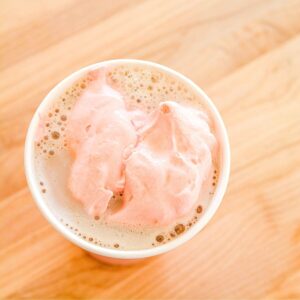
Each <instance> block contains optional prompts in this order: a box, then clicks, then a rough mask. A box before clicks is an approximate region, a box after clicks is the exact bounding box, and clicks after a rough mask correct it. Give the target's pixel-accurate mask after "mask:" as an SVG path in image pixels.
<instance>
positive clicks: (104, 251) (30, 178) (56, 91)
mask: <svg viewBox="0 0 300 300" xmlns="http://www.w3.org/2000/svg"><path fill="white" fill-rule="evenodd" d="M118 64H135V65H137V66H141V67H151V68H154V69H157V70H159V71H162V72H164V73H167V74H169V75H171V76H173V77H175V78H178V79H179V80H181V81H182V82H183V83H185V84H186V85H188V86H189V87H190V88H191V89H192V90H193V91H194V92H195V93H196V94H197V95H199V97H201V99H202V102H203V104H204V105H205V107H206V108H207V109H208V111H209V112H210V115H211V117H212V119H213V122H214V128H215V135H216V138H217V140H218V144H219V155H220V158H219V179H218V182H217V186H216V189H215V192H214V195H213V197H212V200H211V203H210V204H209V206H208V208H207V209H206V210H205V211H204V213H203V215H202V217H201V218H200V219H199V220H198V221H197V223H196V224H195V225H193V226H192V227H191V228H190V229H189V230H188V231H186V232H185V233H184V234H182V235H181V236H179V237H178V238H176V239H174V240H172V241H170V242H168V243H166V244H163V245H161V246H157V247H153V248H149V249H143V250H118V249H110V248H105V247H102V246H99V245H95V244H92V243H90V242H88V241H86V240H83V239H81V238H80V237H78V236H77V235H75V234H74V233H73V232H72V231H71V230H69V229H68V228H66V227H65V226H64V225H63V224H62V223H61V222H60V221H59V220H58V219H57V217H56V216H55V215H54V214H53V213H52V211H51V210H50V209H49V207H48V206H47V204H46V203H45V201H43V196H42V193H41V191H40V188H39V183H38V182H37V180H35V178H36V176H35V168H34V143H35V133H36V130H37V127H38V123H39V114H41V113H42V112H44V111H45V110H46V109H47V107H48V105H49V103H51V102H52V101H53V100H54V99H57V97H59V96H60V95H61V94H62V93H63V92H64V91H65V90H66V89H67V88H68V87H70V86H71V85H72V84H73V83H74V82H75V81H77V80H79V79H80V78H82V77H83V76H84V75H86V74H87V73H88V72H90V71H92V70H95V69H98V68H100V67H104V66H108V65H109V66H113V65H118ZM24 161H25V172H26V178H27V182H28V186H29V189H30V191H31V193H32V196H33V198H34V200H35V201H36V203H37V205H38V207H39V209H40V210H41V212H42V213H43V215H44V217H45V218H46V219H47V220H48V221H49V222H50V223H51V224H52V225H53V226H54V228H55V229H56V230H57V231H59V232H60V233H61V234H63V235H64V236H65V237H66V238H67V239H68V240H70V241H71V242H73V243H74V244H76V245H77V246H79V247H81V248H82V249H84V250H86V251H88V252H89V253H90V254H91V255H92V256H93V257H94V258H96V259H99V260H101V261H103V262H105V263H112V264H121V265H128V264H130V263H135V262H139V261H140V260H141V259H144V258H147V257H151V256H156V255H160V254H163V253H166V252H168V251H170V250H172V249H175V248H177V247H178V246H180V245H182V244H183V243H185V242H187V241H188V240H189V239H191V238H192V237H193V236H195V235H196V234H197V233H198V232H199V231H200V230H201V229H203V228H204V227H205V225H206V224H207V223H208V222H209V220H210V219H211V218H212V217H213V215H214V214H215V212H216V210H217V209H218V207H219V205H220V203H221V201H222V199H223V196H224V194H225V191H226V188H227V184H228V179H229V172H230V147H229V140H228V136H227V132H226V129H225V126H224V123H223V120H222V118H221V116H220V114H219V112H218V110H217V109H216V107H215V106H214V104H213V102H212V101H211V100H210V99H209V97H208V96H207V95H206V94H205V93H204V91H203V90H202V89H200V88H199V87H198V86H197V85H196V84H195V83H193V82H192V81H191V80H190V79H188V78H186V77H185V76H183V75H182V74H180V73H178V72H176V71H174V70H172V69H170V68H167V67H165V66H162V65H159V64H157V63H153V62H149V61H142V60H133V59H118V60H111V61H104V62H101V63H97V64H94V65H90V66H87V67H85V68H82V69H80V70H79V71H77V72H75V73H73V74H71V75H70V76H68V77H67V78H65V79H64V80H63V81H61V82H60V83H59V84H57V85H56V86H55V87H54V88H53V89H52V90H51V91H50V92H49V94H48V95H47V96H46V97H45V98H44V100H43V101H42V102H41V104H40V105H39V107H38V109H37V110H36V112H35V114H34V116H33V118H32V120H31V123H30V125H29V128H28V132H27V136H26V142H25V153H24Z"/></svg>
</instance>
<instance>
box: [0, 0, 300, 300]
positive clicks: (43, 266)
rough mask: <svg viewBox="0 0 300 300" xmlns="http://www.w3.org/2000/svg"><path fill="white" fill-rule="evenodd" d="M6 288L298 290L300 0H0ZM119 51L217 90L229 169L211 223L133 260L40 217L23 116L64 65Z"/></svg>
mask: <svg viewBox="0 0 300 300" xmlns="http://www.w3.org/2000/svg"><path fill="white" fill-rule="evenodd" d="M0 20H1V27H0V60H1V61H0V70H1V75H0V76H1V80H0V93H1V96H0V197H1V202H0V298H1V299H3V298H12V299H19V298H27V299H48V298H51V299H266V298H267V299H277V298H278V299H300V1H299V0H298V1H292V0H289V1H284V0H281V1H276V0H275V1H268V0H266V1H264V0H260V1H255V0H243V1H240V0H231V1H222V0H209V1H208V0H203V1H201V0H200V1H186V0H172V1H171V0H170V1H161V0H147V1H137V0H134V1H128V0H118V1H117V0H115V1H113V0H107V1H97V0H89V1H79V0H57V1H42V0H40V1H39V0H32V1H25V0H1V3H0ZM111 58H140V59H147V60H152V61H156V62H159V63H162V64H165V65H167V66H169V67H171V68H174V69H176V70H178V71H180V72H182V73H183V74H185V75H187V76H188V77H190V78H192V79H193V80H194V81H195V82H196V83H198V84H199V85H200V86H201V87H203V88H204V90H206V91H207V93H208V94H209V95H210V96H211V97H212V99H213V100H214V102H215V103H216V105H217V107H218V108H219V110H220V111H221V113H222V115H223V117H224V120H225V122H226V124H227V128H228V131H229V136H230V141H231V147H232V174H231V179H230V185H229V188H228V191H227V194H226V196H225V199H224V202H223V204H222V206H221V208H220V209H219V211H218V213H217V214H216V216H215V217H214V219H213V221H212V222H211V223H210V224H209V226H207V228H206V229H205V230H204V231H203V232H201V233H200V234H199V235H198V236H197V237H196V238H194V239H193V240H192V241H190V242H189V243H187V244H186V245H184V246H182V247H181V248H179V249H177V250H175V251H173V252H171V253H169V254H167V255H163V256H161V257H157V258H154V259H151V260H149V261H145V262H144V263H141V264H139V265H135V266H131V267H116V266H105V265H102V264H100V263H99V262H97V261H96V260H94V259H92V258H91V257H90V256H89V255H87V254H86V253H85V252H84V251H82V250H81V249H79V248H77V247H76V246H74V245H73V244H71V243H70V242H68V241H67V240H65V239H64V238H63V237H62V236H61V235H60V234H58V233H57V232H56V231H55V230H54V229H53V228H52V227H51V226H50V225H49V224H48V223H47V222H46V221H45V219H44V218H43V217H42V216H41V214H40V212H39V211H38V209H37V207H36V205H35V203H34V201H33V200H32V197H31V195H30V194H29V191H28V188H27V187H26V182H25V177H24V169H23V145H24V137H25V133H26V129H27V126H28V124H29V121H30V119H31V117H32V114H33V112H34V111H35V109H36V107H37V105H38V104H39V103H40V101H41V100H42V99H43V97H44V96H45V95H46V94H47V92H48V91H49V90H50V89H51V88H52V87H53V86H54V85H55V84H56V83H57V82H59V81H60V80H61V79H63V78H64V77H65V76H66V75H68V74H70V73H71V72H73V71H75V70H76V69H79V68H81V67H82V66H85V65H88V64H91V63H95V62H98V61H102V60H105V59H111Z"/></svg>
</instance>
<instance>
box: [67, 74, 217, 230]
mask: <svg viewBox="0 0 300 300" xmlns="http://www.w3.org/2000/svg"><path fill="white" fill-rule="evenodd" d="M93 76H94V81H93V82H92V83H91V84H90V85H89V86H88V87H87V88H86V90H85V92H84V93H83V94H82V95H81V97H80V98H79V100H78V101H77V102H76V104H75V106H74V108H73V110H72V111H71V114H70V117H69V119H68V120H69V121H68V125H67V128H66V136H67V140H68V145H69V146H70V150H71V152H72V154H73V155H74V161H73V164H72V168H71V172H70V177H69V189H70V191H71V192H72V194H73V196H74V197H75V198H76V199H77V200H79V201H80V202H82V203H83V205H84V207H85V209H86V211H87V213H88V214H90V215H91V216H102V215H103V216H105V217H106V218H107V219H109V220H111V221H115V222H122V223H125V224H141V225H167V224H170V223H172V222H174V221H176V219H177V218H179V217H181V216H184V215H186V214H187V213H188V212H190V211H191V209H192V208H193V207H194V206H195V204H196V202H197V199H198V197H199V194H200V191H201V188H202V186H203V183H204V182H205V180H206V179H207V176H208V174H209V172H210V171H211V169H212V153H213V151H214V149H215V148H216V139H215V137H214V135H213V134H212V133H211V131H210V127H209V125H208V124H209V119H208V117H207V115H206V114H205V113H203V112H201V111H199V110H196V109H193V108H190V107H185V106H182V105H180V104H178V103H175V102H172V101H168V102H162V103H161V104H160V105H159V107H158V108H157V110H156V111H154V112H153V113H151V114H150V115H147V114H145V113H143V112H142V111H139V110H130V109H128V108H127V107H126V104H125V102H124V99H123V96H122V94H121V93H119V92H118V91H116V90H115V89H113V88H112V87H111V86H110V85H109V84H108V83H107V82H106V79H105V74H104V71H94V72H93ZM118 192H123V203H122V205H121V207H120V208H119V209H118V210H117V211H116V212H114V213H111V212H109V209H108V205H109V202H110V201H111V199H112V196H113V194H114V193H118Z"/></svg>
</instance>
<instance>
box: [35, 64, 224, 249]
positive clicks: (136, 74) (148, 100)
mask: <svg viewBox="0 0 300 300" xmlns="http://www.w3.org/2000/svg"><path fill="white" fill-rule="evenodd" d="M107 77H108V81H109V82H110V83H111V85H112V86H113V87H114V88H116V89H117V90H118V91H120V92H121V93H122V95H123V96H124V99H125V102H126V105H127V106H128V107H133V108H139V109H141V110H143V111H146V112H148V113H150V112H151V111H153V110H155V109H156V108H157V106H158V105H159V103H160V102H162V101H176V102H178V103H181V104H183V105H186V106H190V107H193V108H196V109H199V110H202V111H203V110H204V111H206V112H207V110H206V109H205V106H204V105H203V102H202V100H201V98H200V96H197V95H196V94H195V93H194V92H193V90H192V89H191V88H190V87H189V86H187V84H185V83H183V82H181V81H180V80H179V79H177V78H174V77H173V76H171V75H169V74H167V73H165V72H162V71H160V70H157V69H154V68H152V67H140V66H138V65H136V64H134V63H129V64H126V65H122V64H120V65H113V66H108V68H107ZM91 80H92V78H91V77H89V75H85V76H83V77H82V78H81V79H80V80H78V81H77V82H75V83H74V84H73V85H72V86H71V87H69V88H68V89H67V90H66V91H65V92H64V93H63V94H62V95H61V96H60V97H59V98H57V99H54V100H53V102H52V103H51V104H50V106H49V107H48V108H47V110H46V112H45V113H44V114H43V115H42V116H41V117H42V119H43V121H44V123H45V128H47V132H43V136H42V137H41V139H39V140H38V141H36V145H35V149H36V151H35V169H36V176H37V178H36V180H37V181H38V182H39V184H40V191H41V193H42V195H43V197H44V201H45V202H46V203H47V205H48V206H49V208H50V210H51V211H52V212H53V213H54V215H55V216H56V217H57V219H59V220H60V221H61V222H62V223H63V224H64V225H65V226H66V227H68V228H69V229H70V230H71V231H72V232H73V233H74V234H76V235H78V236H79V237H81V238H82V239H85V240H87V241H89V242H91V243H94V244H97V245H101V246H103V247H107V248H118V249H122V250H138V249H147V248H151V247H156V246H158V245H162V244H164V243H167V242H168V241H171V240H173V239H175V238H176V237H178V236H180V235H182V234H183V233H184V232H186V231H187V230H189V228H190V227H192V226H193V225H194V224H195V223H196V222H197V221H198V220H199V218H201V216H202V215H203V213H204V212H205V210H206V209H207V207H208V205H209V204H210V201H211V199H212V196H213V193H214V190H215V186H216V183H217V180H218V167H217V166H218V159H219V158H218V157H214V158H213V165H214V169H213V170H212V172H211V174H210V175H209V178H208V179H207V181H206V182H205V183H204V185H203V187H202V190H201V194H200V196H199V200H198V202H197V204H196V205H195V207H194V209H193V210H192V211H191V212H190V214H189V215H187V216H185V217H183V218H180V219H177V220H176V222H175V223H174V224H171V225H169V226H165V227H159V228H157V227H153V228H151V227H140V226H128V225H122V224H114V223H111V222H110V223H107V222H106V221H105V220H104V219H102V218H101V217H95V218H94V219H93V218H92V217H90V216H89V215H87V214H86V213H85V211H84V209H83V207H82V205H81V203H79V202H78V201H76V200H75V199H73V197H72V195H71V193H70V191H69V190H68V188H67V180H68V177H69V171H70V166H71V163H72V158H71V156H70V153H69V150H68V145H67V143H66V140H65V133H64V131H65V127H66V124H67V122H68V116H69V114H70V112H71V110H72V107H73V106H74V104H75V103H76V101H77V99H78V97H80V95H81V94H82V91H84V89H85V88H86V87H87V86H88V85H89V82H90V81H91ZM208 114H209V113H208ZM210 125H211V130H212V131H213V124H210ZM213 132H214V131H213ZM113 200H114V201H111V204H110V205H111V209H114V208H113V206H114V204H115V203H119V202H120V201H121V200H122V194H118V195H114V199H113Z"/></svg>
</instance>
